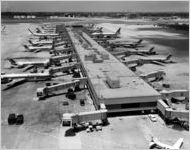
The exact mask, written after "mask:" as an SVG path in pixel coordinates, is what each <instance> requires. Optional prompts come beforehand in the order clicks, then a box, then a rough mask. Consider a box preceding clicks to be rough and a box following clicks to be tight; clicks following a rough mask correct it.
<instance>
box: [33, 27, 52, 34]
mask: <svg viewBox="0 0 190 150" xmlns="http://www.w3.org/2000/svg"><path fill="white" fill-rule="evenodd" d="M42 29H43V31H42V30H41V29H40V28H36V33H44V34H46V33H55V29H45V28H42Z"/></svg>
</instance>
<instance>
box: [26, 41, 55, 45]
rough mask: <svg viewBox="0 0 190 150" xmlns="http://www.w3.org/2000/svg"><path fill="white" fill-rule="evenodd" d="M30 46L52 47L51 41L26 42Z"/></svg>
mask: <svg viewBox="0 0 190 150" xmlns="http://www.w3.org/2000/svg"><path fill="white" fill-rule="evenodd" d="M28 42H29V43H30V44H31V45H32V46H43V45H52V44H53V40H40V41H39V40H28Z"/></svg>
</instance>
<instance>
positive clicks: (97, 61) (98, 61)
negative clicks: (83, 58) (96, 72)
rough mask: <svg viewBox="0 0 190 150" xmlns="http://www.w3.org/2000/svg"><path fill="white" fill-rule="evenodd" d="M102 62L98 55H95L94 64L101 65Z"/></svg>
mask: <svg viewBox="0 0 190 150" xmlns="http://www.w3.org/2000/svg"><path fill="white" fill-rule="evenodd" d="M103 61H104V60H103V59H102V58H101V57H100V55H96V57H95V58H94V59H93V62H94V63H102V62H103Z"/></svg>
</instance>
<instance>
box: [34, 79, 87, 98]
mask: <svg viewBox="0 0 190 150" xmlns="http://www.w3.org/2000/svg"><path fill="white" fill-rule="evenodd" d="M86 83H87V78H85V77H83V78H76V79H75V80H74V81H69V82H64V83H60V84H56V85H51V86H45V87H42V88H38V89H37V92H36V94H37V99H38V100H40V99H44V98H46V97H48V96H51V95H52V94H53V92H56V91H59V90H64V89H68V88H70V87H75V86H76V85H79V84H82V85H85V84H86Z"/></svg>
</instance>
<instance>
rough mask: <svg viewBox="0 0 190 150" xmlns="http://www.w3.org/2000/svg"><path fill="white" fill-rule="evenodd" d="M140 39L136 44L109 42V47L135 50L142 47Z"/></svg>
mask: <svg viewBox="0 0 190 150" xmlns="http://www.w3.org/2000/svg"><path fill="white" fill-rule="evenodd" d="M142 41H143V40H142V39H140V40H139V41H137V42H125V41H124V42H109V45H110V46H111V47H112V48H115V47H125V48H137V47H143V45H140V44H141V43H142Z"/></svg>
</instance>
